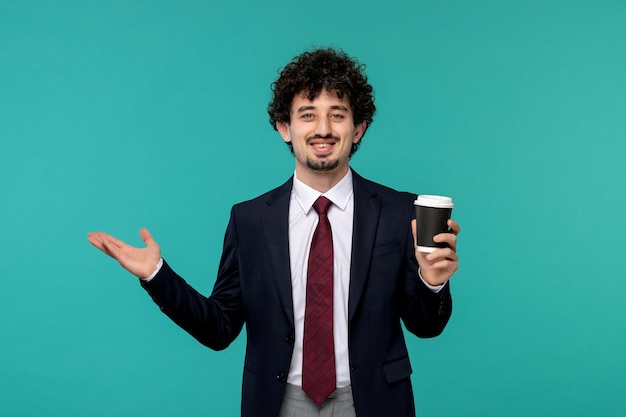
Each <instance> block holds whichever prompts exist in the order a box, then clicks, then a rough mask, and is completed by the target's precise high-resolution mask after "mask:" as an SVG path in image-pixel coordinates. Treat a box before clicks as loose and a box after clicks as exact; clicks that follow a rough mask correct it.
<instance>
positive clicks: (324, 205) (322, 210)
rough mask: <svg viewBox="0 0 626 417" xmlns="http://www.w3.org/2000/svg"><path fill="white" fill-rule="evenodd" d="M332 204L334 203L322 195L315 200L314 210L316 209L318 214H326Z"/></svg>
mask: <svg viewBox="0 0 626 417" xmlns="http://www.w3.org/2000/svg"><path fill="white" fill-rule="evenodd" d="M332 204H333V202H332V201H330V200H329V199H327V198H326V197H324V196H323V195H322V196H320V197H319V198H318V199H317V200H315V203H313V208H314V209H315V211H316V212H317V214H326V212H327V211H328V209H329V208H330V206H331V205H332Z"/></svg>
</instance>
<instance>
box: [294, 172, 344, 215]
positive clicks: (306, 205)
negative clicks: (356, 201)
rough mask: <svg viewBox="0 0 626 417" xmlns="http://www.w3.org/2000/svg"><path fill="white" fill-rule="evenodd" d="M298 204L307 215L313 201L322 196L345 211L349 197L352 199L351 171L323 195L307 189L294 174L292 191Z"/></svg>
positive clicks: (309, 188)
mask: <svg viewBox="0 0 626 417" xmlns="http://www.w3.org/2000/svg"><path fill="white" fill-rule="evenodd" d="M292 192H293V194H294V196H295V197H296V200H297V201H298V204H299V205H300V207H301V208H302V211H304V212H305V213H308V212H309V210H311V207H313V203H315V200H317V199H318V198H319V196H321V195H323V196H325V197H326V198H328V199H329V200H330V201H332V202H333V204H334V205H335V206H337V207H339V208H340V209H341V210H345V209H346V207H347V206H348V202H349V201H350V197H352V192H353V183H352V170H351V169H348V172H347V173H346V175H345V176H344V177H343V178H342V179H341V181H339V182H338V183H337V184H335V186H334V187H333V188H331V189H330V190H328V191H327V192H325V193H320V192H319V191H317V190H315V189H313V188H311V187H309V186H308V185H306V184H305V183H303V182H302V181H300V180H299V179H298V177H297V176H296V174H295V173H294V174H293V190H292Z"/></svg>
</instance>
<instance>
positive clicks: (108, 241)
mask: <svg viewBox="0 0 626 417" xmlns="http://www.w3.org/2000/svg"><path fill="white" fill-rule="evenodd" d="M139 235H140V236H141V238H142V239H143V241H144V242H145V243H146V247H145V248H135V247H133V246H130V245H127V244H126V243H124V242H122V241H121V240H119V239H116V238H114V237H113V236H111V235H109V234H106V233H104V232H89V234H88V235H87V240H88V241H89V243H91V244H92V245H94V246H95V247H96V248H98V249H100V250H101V251H102V252H104V253H106V254H107V255H109V256H110V257H111V258H113V259H115V260H117V261H118V262H119V263H120V265H122V267H124V268H125V269H126V270H128V271H129V272H130V273H131V274H133V275H135V276H136V277H138V278H148V277H149V276H150V275H152V274H153V273H154V271H155V270H156V267H157V264H158V263H159V261H160V260H161V248H159V245H157V243H156V242H155V241H154V239H152V235H151V234H150V232H148V229H145V228H144V229H141V230H140V231H139Z"/></svg>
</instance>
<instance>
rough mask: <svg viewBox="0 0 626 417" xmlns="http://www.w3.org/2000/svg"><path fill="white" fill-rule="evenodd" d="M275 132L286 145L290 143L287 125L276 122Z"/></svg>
mask: <svg viewBox="0 0 626 417" xmlns="http://www.w3.org/2000/svg"><path fill="white" fill-rule="evenodd" d="M276 130H278V133H280V136H281V137H282V138H283V140H284V141H285V142H287V143H289V142H291V132H290V131H289V123H287V122H276Z"/></svg>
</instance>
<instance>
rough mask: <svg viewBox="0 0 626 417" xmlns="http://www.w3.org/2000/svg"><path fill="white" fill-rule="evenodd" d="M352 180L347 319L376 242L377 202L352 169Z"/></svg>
mask: <svg viewBox="0 0 626 417" xmlns="http://www.w3.org/2000/svg"><path fill="white" fill-rule="evenodd" d="M352 174H353V181H354V226H353V227H354V229H353V232H352V260H351V265H350V295H349V298H348V322H350V321H351V320H352V318H353V317H354V313H355V312H356V310H357V307H358V305H359V302H360V300H361V295H362V294H363V289H364V288H365V284H366V281H367V276H368V273H369V266H370V260H371V259H372V252H373V250H374V244H375V241H376V230H377V229H378V219H379V215H380V202H379V201H378V199H376V192H375V191H374V190H372V189H371V188H370V187H368V185H367V181H366V180H365V179H363V177H361V176H360V175H358V174H357V173H356V172H354V171H352Z"/></svg>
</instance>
